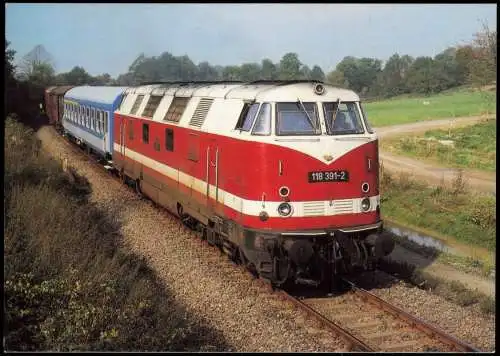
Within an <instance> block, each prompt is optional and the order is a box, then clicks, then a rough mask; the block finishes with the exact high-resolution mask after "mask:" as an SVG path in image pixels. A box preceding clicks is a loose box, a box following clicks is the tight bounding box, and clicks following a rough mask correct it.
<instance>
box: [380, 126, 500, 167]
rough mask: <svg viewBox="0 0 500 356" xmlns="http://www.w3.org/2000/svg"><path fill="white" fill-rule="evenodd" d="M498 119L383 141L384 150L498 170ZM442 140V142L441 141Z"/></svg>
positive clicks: (447, 164) (441, 161)
mask: <svg viewBox="0 0 500 356" xmlns="http://www.w3.org/2000/svg"><path fill="white" fill-rule="evenodd" d="M496 128H497V122H496V120H495V119H492V120H485V121H483V122H481V123H478V124H476V125H472V126H468V127H463V128H457V129H449V130H430V131H427V132H425V134H424V135H420V136H417V135H413V136H403V137H394V138H390V139H383V140H381V149H383V150H387V151H390V152H393V153H396V154H402V155H405V156H409V157H416V158H419V159H424V160H427V161H429V162H432V163H438V164H439V165H444V166H447V167H453V168H473V169H481V170H485V171H489V172H495V171H496V141H497V131H496ZM440 141H442V142H440Z"/></svg>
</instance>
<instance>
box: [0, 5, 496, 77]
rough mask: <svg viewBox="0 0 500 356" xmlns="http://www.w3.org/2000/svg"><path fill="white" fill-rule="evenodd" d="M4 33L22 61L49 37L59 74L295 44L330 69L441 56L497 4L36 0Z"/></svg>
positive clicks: (222, 59)
mask: <svg viewBox="0 0 500 356" xmlns="http://www.w3.org/2000/svg"><path fill="white" fill-rule="evenodd" d="M5 6H6V8H5V17H6V18H5V21H6V25H5V26H6V27H5V32H6V38H7V40H8V41H9V42H11V45H10V47H11V48H12V49H14V50H15V51H16V52H17V53H16V61H19V60H20V58H21V57H22V56H23V55H25V54H27V53H28V52H29V51H30V50H31V49H33V48H34V47H35V46H36V45H38V44H41V45H43V46H44V47H45V49H46V50H47V51H48V52H49V53H50V54H51V55H52V57H53V58H54V61H55V67H56V68H55V69H56V72H57V73H61V72H67V71H69V70H71V68H73V67H74V66H76V65H79V66H82V67H84V68H85V69H86V70H87V72H89V73H90V74H91V75H98V74H102V73H109V74H110V75H111V76H112V77H117V76H118V75H119V74H123V73H126V72H127V70H128V67H129V66H130V64H132V62H133V61H134V59H135V58H137V56H138V55H139V54H140V53H141V52H142V53H144V54H145V55H146V56H159V55H160V54H161V53H163V52H166V51H168V52H170V53H172V54H173V55H175V56H181V55H185V54H187V55H188V56H189V57H190V58H191V60H193V62H194V63H196V64H197V63H199V62H202V61H208V62H210V64H212V65H236V64H242V63H247V62H260V61H261V60H262V59H264V58H269V59H271V60H272V61H273V62H275V63H277V62H279V60H280V59H281V57H282V56H283V55H284V54H285V53H287V52H296V53H297V54H298V55H299V59H300V60H301V61H302V62H303V63H304V64H307V65H308V66H309V67H311V68H312V66H313V65H316V64H317V65H319V66H320V67H321V68H322V69H323V71H325V73H327V72H330V71H332V70H334V69H335V66H336V65H337V63H339V62H340V61H341V60H342V58H344V57H345V56H354V57H373V58H378V59H382V60H386V59H388V58H389V57H390V56H391V55H392V54H394V53H396V52H397V53H399V54H409V55H411V56H414V57H417V56H434V55H436V54H438V53H439V52H441V51H443V50H444V49H446V48H447V47H449V46H454V45H458V44H464V43H466V42H469V41H471V40H472V39H473V34H474V33H475V32H477V31H479V30H480V29H481V22H483V21H484V22H486V23H487V24H488V26H489V27H490V28H491V29H496V26H497V19H496V13H497V11H496V5H495V4H475V5H473V4H446V5H444V4H443V5H437V4H398V5H396V4H279V3H274V4H270V3H269V4H264V3H262V4H214V3H210V4H172V3H170V4H160V3H156V4H153V3H151V4H69V3H66V4H64V3H52V4H28V3H23V4H21V3H17V4H15V3H7V4H6V5H5Z"/></svg>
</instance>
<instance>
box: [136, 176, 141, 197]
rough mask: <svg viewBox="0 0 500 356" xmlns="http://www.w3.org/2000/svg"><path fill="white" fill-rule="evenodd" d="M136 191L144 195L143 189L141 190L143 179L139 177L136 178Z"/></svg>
mask: <svg viewBox="0 0 500 356" xmlns="http://www.w3.org/2000/svg"><path fill="white" fill-rule="evenodd" d="M135 192H136V193H137V195H138V196H139V197H141V198H142V197H143V194H142V190H141V181H140V180H139V179H136V181H135Z"/></svg>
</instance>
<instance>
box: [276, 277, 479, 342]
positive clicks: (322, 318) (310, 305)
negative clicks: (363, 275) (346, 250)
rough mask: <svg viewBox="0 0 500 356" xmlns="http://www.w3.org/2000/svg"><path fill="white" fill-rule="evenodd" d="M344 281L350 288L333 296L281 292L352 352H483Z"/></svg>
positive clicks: (283, 296)
mask: <svg viewBox="0 0 500 356" xmlns="http://www.w3.org/2000/svg"><path fill="white" fill-rule="evenodd" d="M344 281H345V282H346V284H347V286H348V287H349V291H348V292H347V293H344V294H339V295H335V296H334V297H325V298H300V297H295V296H293V295H291V294H288V293H286V292H284V291H280V294H281V296H282V298H284V299H286V300H288V301H290V302H292V303H293V304H294V305H295V306H297V307H298V308H300V309H302V310H304V311H305V312H306V313H307V314H309V315H310V316H311V317H313V318H315V319H317V320H318V321H319V322H321V323H322V324H323V325H324V326H326V327H328V328H330V329H331V330H333V331H334V332H336V333H338V334H340V335H341V336H342V337H344V338H345V339H346V340H347V341H348V342H349V343H350V345H351V348H352V350H353V351H369V352H481V351H480V350H479V349H477V348H475V347H473V346H471V345H469V344H467V343H465V342H463V341H461V340H458V339H457V338H455V337H454V336H452V335H450V334H447V333H446V332H445V331H443V330H441V329H440V328H438V327H436V326H434V325H431V324H429V323H427V322H426V321H424V320H422V319H419V318H417V317H416V316H413V315H411V314H409V313H407V312H405V311H404V310H402V309H400V308H399V307H397V306H395V305H393V304H390V303H388V302H387V301H385V300H383V299H381V298H379V297H377V296H376V295H375V294H373V293H371V292H369V291H367V290H365V289H363V288H361V287H358V286H356V284H354V283H353V282H351V281H349V280H346V279H344Z"/></svg>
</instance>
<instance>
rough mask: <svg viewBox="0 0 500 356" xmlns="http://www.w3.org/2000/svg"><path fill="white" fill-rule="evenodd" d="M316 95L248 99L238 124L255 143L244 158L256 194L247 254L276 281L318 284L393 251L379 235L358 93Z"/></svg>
mask: <svg viewBox="0 0 500 356" xmlns="http://www.w3.org/2000/svg"><path fill="white" fill-rule="evenodd" d="M318 97H319V98H320V100H317V99H316V98H318ZM316 98H314V99H316V100H311V99H310V98H304V99H303V100H302V99H301V98H300V97H299V98H297V99H296V100H295V101H274V102H262V103H258V102H253V103H249V104H248V105H247V109H246V110H245V109H244V110H243V113H242V116H243V118H242V117H240V120H239V121H238V125H237V127H236V129H237V130H239V131H240V135H241V136H244V137H246V139H252V140H253V141H254V142H255V146H254V150H252V151H248V152H245V153H242V155H243V156H244V158H243V160H245V161H248V162H250V161H253V166H254V167H255V168H254V170H253V171H251V172H247V173H248V175H247V179H251V181H252V186H251V187H247V189H250V190H252V191H253V194H254V196H259V197H261V199H260V202H259V203H260V204H258V205H259V206H258V207H257V206H255V207H253V208H254V209H258V210H260V211H259V213H258V215H257V214H256V215H257V216H255V217H254V218H253V219H246V221H243V224H242V225H243V226H245V225H247V226H251V227H252V228H248V229H245V240H247V243H246V244H245V246H247V248H246V249H245V251H244V252H245V253H246V254H247V255H248V257H249V259H250V260H254V261H256V269H257V271H258V272H259V273H260V274H261V275H264V276H267V278H269V279H271V280H272V281H274V282H275V283H277V284H280V283H284V281H287V280H294V281H295V282H297V283H308V284H318V283H319V282H320V281H324V280H325V279H328V278H329V276H332V275H335V274H340V273H342V272H344V273H345V272H346V271H349V270H351V268H352V267H354V266H361V267H363V268H365V269H366V268H370V267H373V266H375V265H376V263H377V261H378V260H379V259H380V258H382V257H384V256H387V255H388V254H390V253H391V252H392V250H393V248H394V242H393V241H392V239H391V238H390V237H389V236H388V235H386V234H384V233H382V230H383V229H382V227H383V222H382V220H381V219H380V198H379V181H378V174H379V165H378V140H377V136H376V134H375V132H374V131H373V129H372V128H371V127H370V125H369V123H368V121H367V120H366V116H365V114H364V111H363V109H362V106H361V104H360V102H359V100H346V101H342V100H341V99H337V100H328V99H327V100H321V99H322V98H321V97H320V96H316ZM242 174H243V173H242ZM250 177H251V178H250ZM245 203H246V202H245ZM243 220H245V219H243ZM248 241H251V243H248ZM249 246H251V247H249Z"/></svg>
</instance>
